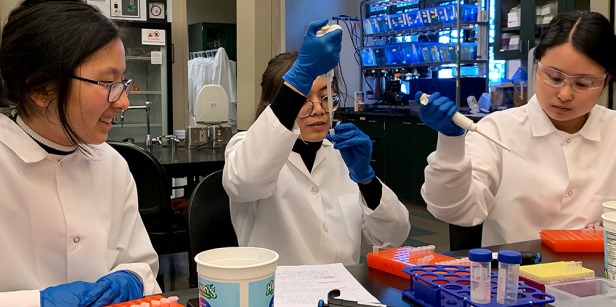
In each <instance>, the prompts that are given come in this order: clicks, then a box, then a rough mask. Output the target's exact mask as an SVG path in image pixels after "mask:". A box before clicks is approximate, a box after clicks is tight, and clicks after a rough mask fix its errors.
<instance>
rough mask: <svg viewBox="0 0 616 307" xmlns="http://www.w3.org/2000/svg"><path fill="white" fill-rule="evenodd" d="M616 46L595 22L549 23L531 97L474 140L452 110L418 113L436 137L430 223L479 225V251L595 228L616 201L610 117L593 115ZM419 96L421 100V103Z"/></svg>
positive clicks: (603, 24) (615, 62) (570, 16)
mask: <svg viewBox="0 0 616 307" xmlns="http://www.w3.org/2000/svg"><path fill="white" fill-rule="evenodd" d="M614 55H616V36H614V29H613V27H611V26H610V23H609V21H608V20H607V19H606V18H605V17H603V16H602V15H601V14H598V13H591V12H579V11H578V12H568V13H563V14H561V15H558V16H557V17H555V18H554V19H553V20H552V21H551V22H550V24H549V27H548V29H547V30H546V31H545V32H544V34H543V36H542V38H541V41H540V42H539V44H538V45H537V47H536V49H535V54H534V56H535V61H536V64H537V71H536V72H533V73H536V78H535V80H536V82H535V85H536V86H535V88H536V95H534V96H533V97H531V98H530V100H529V101H528V103H527V104H526V105H524V106H521V107H517V108H512V109H508V110H504V111H499V112H495V113H492V114H490V115H488V116H486V117H484V118H483V119H481V120H480V121H479V122H478V124H477V125H478V127H479V129H480V130H482V131H483V132H485V133H486V134H488V135H490V136H492V137H494V138H496V139H498V140H499V141H501V142H502V143H504V144H506V145H507V146H509V147H510V148H511V149H513V150H514V151H515V152H517V153H519V154H520V155H521V156H522V157H523V158H520V157H517V156H515V155H514V154H512V153H510V152H508V151H505V150H503V149H501V148H500V147H498V146H496V145H495V144H493V143H491V142H490V141H489V140H487V139H486V138H484V137H482V136H481V135H479V134H477V133H474V132H469V133H465V132H466V131H464V129H462V128H460V127H458V126H456V125H455V124H454V123H453V122H452V121H451V118H452V115H453V114H454V113H455V111H456V110H457V107H456V104H455V103H454V102H452V101H451V100H449V99H448V98H446V97H441V96H440V95H438V94H433V95H432V96H430V102H429V104H428V105H427V106H420V117H421V119H422V120H423V121H424V122H425V123H426V125H428V126H430V127H432V128H433V129H436V130H438V131H439V133H438V143H437V146H436V151H435V152H433V153H432V154H430V156H429V157H428V163H429V165H428V167H427V168H426V171H425V174H426V176H425V178H426V179H425V183H424V185H423V187H422V190H421V192H422V195H423V197H424V199H425V200H426V202H427V203H428V210H429V211H430V212H432V214H434V216H436V217H437V218H439V219H441V220H443V221H445V222H448V223H453V224H458V225H462V226H471V225H477V224H480V223H482V222H483V242H482V244H483V245H484V246H487V245H495V244H502V243H511V242H518V241H525V240H533V239H539V231H540V230H541V229H581V228H584V227H586V226H587V225H588V224H591V223H596V222H600V221H601V213H602V207H601V203H602V202H604V201H606V200H609V199H616V158H615V156H614V148H616V137H615V135H614V134H615V132H616V112H615V111H613V110H609V109H606V108H605V107H602V106H599V105H597V101H598V100H599V98H600V97H601V94H602V92H604V91H607V89H608V88H609V87H610V86H611V85H612V84H613V81H614V76H615V74H616V58H615V57H614ZM418 94H419V95H421V93H418Z"/></svg>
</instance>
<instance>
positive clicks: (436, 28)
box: [364, 21, 488, 38]
mask: <svg viewBox="0 0 616 307" xmlns="http://www.w3.org/2000/svg"><path fill="white" fill-rule="evenodd" d="M487 25H488V22H487V21H463V22H460V29H469V28H473V27H474V26H487ZM456 28H457V26H456V24H455V23H452V24H440V25H433V26H428V27H421V28H412V29H406V30H396V31H388V32H382V33H374V34H364V37H375V38H380V37H387V36H405V35H413V34H419V33H424V32H434V31H446V30H451V29H456Z"/></svg>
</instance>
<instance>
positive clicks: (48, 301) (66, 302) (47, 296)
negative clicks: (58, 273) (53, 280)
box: [41, 281, 94, 307]
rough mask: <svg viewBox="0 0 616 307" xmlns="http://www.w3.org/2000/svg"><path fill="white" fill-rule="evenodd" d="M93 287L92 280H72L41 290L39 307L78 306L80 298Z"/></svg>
mask: <svg viewBox="0 0 616 307" xmlns="http://www.w3.org/2000/svg"><path fill="white" fill-rule="evenodd" d="M92 288H94V283H93V282H84V281H74V282H71V283H67V284H62V285H58V286H53V287H49V288H46V289H45V290H42V291H41V307H55V306H78V305H79V302H81V300H82V298H83V297H85V295H86V294H87V293H88V292H90V290H91V289H92Z"/></svg>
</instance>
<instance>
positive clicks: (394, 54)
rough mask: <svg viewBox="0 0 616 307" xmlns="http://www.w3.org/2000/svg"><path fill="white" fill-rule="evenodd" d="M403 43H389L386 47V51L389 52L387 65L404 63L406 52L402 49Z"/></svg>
mask: <svg viewBox="0 0 616 307" xmlns="http://www.w3.org/2000/svg"><path fill="white" fill-rule="evenodd" d="M402 48H403V46H402V45H389V46H386V47H385V53H386V54H387V65H398V64H402V63H403V60H404V52H403V51H402Z"/></svg>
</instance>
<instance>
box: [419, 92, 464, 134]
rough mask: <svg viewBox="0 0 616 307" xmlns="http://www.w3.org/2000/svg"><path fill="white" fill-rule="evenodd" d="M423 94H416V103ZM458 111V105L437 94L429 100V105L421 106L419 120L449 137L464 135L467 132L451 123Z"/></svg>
mask: <svg viewBox="0 0 616 307" xmlns="http://www.w3.org/2000/svg"><path fill="white" fill-rule="evenodd" d="M422 94H423V93H422V92H417V93H415V101H417V102H419V99H420V97H421V95H422ZM457 111H458V106H456V103H455V102H453V101H451V100H449V98H447V97H441V94H440V93H439V92H435V93H434V94H432V95H430V98H428V104H427V105H425V106H424V105H423V104H421V103H420V104H419V118H420V119H421V121H423V122H424V123H425V124H426V125H428V127H430V128H432V129H434V130H436V131H438V132H440V133H442V134H444V135H448V136H459V135H463V134H464V132H465V130H464V129H463V128H462V127H460V126H458V125H456V124H454V122H452V121H451V118H452V117H453V115H454V114H455V113H456V112H457Z"/></svg>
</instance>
